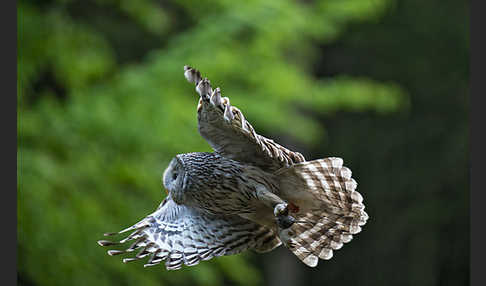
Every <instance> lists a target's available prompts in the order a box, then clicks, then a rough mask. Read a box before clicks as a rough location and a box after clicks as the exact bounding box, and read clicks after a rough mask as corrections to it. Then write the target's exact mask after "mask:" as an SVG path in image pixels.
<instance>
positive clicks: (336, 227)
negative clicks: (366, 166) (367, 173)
mask: <svg viewBox="0 0 486 286" xmlns="http://www.w3.org/2000/svg"><path fill="white" fill-rule="evenodd" d="M277 175H278V177H279V178H281V184H280V186H281V188H282V189H281V192H282V197H283V198H284V199H285V200H287V201H288V202H289V210H290V212H291V215H292V216H293V217H294V218H295V219H296V222H295V223H294V224H293V225H292V226H291V227H290V228H288V229H285V230H281V231H280V233H279V236H280V239H281V240H282V242H283V243H284V244H285V245H286V246H287V248H289V249H290V250H291V251H292V252H293V253H294V254H295V255H296V256H297V257H298V258H299V259H300V260H301V261H302V262H304V263H305V264H307V265H308V266H311V267H315V266H316V265H317V263H318V258H321V259H326V260H327V259H331V258H332V256H333V250H338V249H340V248H341V247H342V246H343V243H346V242H349V241H351V239H352V235H354V234H357V233H359V232H360V231H361V226H363V225H364V224H365V223H366V221H367V219H368V215H367V214H366V212H365V211H364V208H365V207H364V205H363V197H362V196H361V195H360V194H359V193H358V192H357V191H356V190H355V189H356V187H357V183H356V181H355V180H354V179H352V178H351V170H350V169H348V168H346V167H344V166H343V160H342V159H341V158H335V157H331V158H325V159H319V160H315V161H309V162H302V163H298V164H295V165H293V166H292V167H291V168H287V169H284V170H281V171H279V172H277Z"/></svg>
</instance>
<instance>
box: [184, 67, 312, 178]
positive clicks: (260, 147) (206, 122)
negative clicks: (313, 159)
mask: <svg viewBox="0 0 486 286" xmlns="http://www.w3.org/2000/svg"><path fill="white" fill-rule="evenodd" d="M184 71H185V72H184V75H185V77H186V79H187V80H188V81H189V82H191V83H194V84H195V85H196V91H197V92H198V93H199V95H200V99H199V104H198V107H197V114H198V128H199V133H200V134H201V136H202V137H203V138H204V139H205V140H206V141H207V142H208V143H209V144H210V145H211V147H212V148H213V149H214V150H215V152H217V153H219V154H220V155H222V156H224V157H227V158H230V159H233V160H237V161H240V162H244V163H248V164H252V165H255V166H258V167H261V168H264V169H266V170H270V171H276V170H278V169H280V168H282V167H288V166H291V165H293V164H295V163H299V162H304V161H305V158H304V156H302V154H300V153H298V152H293V151H290V150H289V149H287V148H285V147H283V146H281V145H279V144H277V143H275V142H274V141H273V140H271V139H269V138H266V137H263V136H261V135H259V134H257V133H256V132H255V129H254V128H253V126H251V124H250V123H249V122H248V121H247V120H246V119H245V117H244V115H243V113H242V112H241V111H240V110H239V109H238V108H236V107H234V106H231V104H230V100H229V98H227V97H221V90H220V89H219V88H216V89H214V90H213V89H212V87H211V84H210V82H209V80H208V79H207V78H204V79H203V78H202V76H201V73H200V72H199V71H198V70H196V69H194V68H191V67H189V66H184Z"/></svg>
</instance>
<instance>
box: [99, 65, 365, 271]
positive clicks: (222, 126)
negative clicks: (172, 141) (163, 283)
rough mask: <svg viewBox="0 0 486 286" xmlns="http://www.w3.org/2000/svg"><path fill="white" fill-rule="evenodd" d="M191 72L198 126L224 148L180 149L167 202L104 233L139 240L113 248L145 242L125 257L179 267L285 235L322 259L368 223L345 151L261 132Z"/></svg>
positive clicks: (167, 174)
mask: <svg viewBox="0 0 486 286" xmlns="http://www.w3.org/2000/svg"><path fill="white" fill-rule="evenodd" d="M184 76H185V77H186V79H187V80H188V81H189V82H191V83H194V84H195V86H196V88H195V89H196V91H197V93H198V94H199V96H200V99H199V104H198V106H197V120H198V129H199V133H200V134H201V136H202V137H203V138H204V139H206V141H207V142H208V143H209V144H210V145H211V147H212V148H213V149H214V152H213V153H203V152H196V153H188V154H179V155H177V156H175V157H174V158H173V159H172V161H171V162H170V164H169V166H168V167H167V169H166V170H165V171H164V174H163V179H162V181H163V185H164V187H165V189H167V191H168V195H167V196H166V197H165V199H164V200H163V201H162V203H161V204H160V205H159V207H158V208H157V210H155V212H153V213H152V214H149V215H148V216H147V217H145V218H144V219H142V220H141V221H140V222H138V223H136V224H135V225H133V226H131V227H129V228H127V229H125V230H122V231H120V232H117V233H106V234H105V236H111V235H116V234H121V233H125V232H129V231H131V234H130V235H128V236H127V237H126V238H124V239H122V240H120V241H108V240H100V241H98V244H100V245H101V246H110V245H118V244H124V243H126V242H128V241H133V242H132V244H131V245H130V246H129V247H127V248H125V249H123V250H109V251H108V254H109V255H118V254H125V253H128V252H132V251H135V250H138V253H137V254H136V255H135V256H134V257H130V258H125V259H123V262H129V261H133V260H137V259H141V258H144V257H148V261H147V263H146V264H145V266H152V265H157V264H159V263H160V262H162V261H165V266H166V268H167V269H168V270H173V269H179V268H181V267H182V265H187V266H192V265H196V264H198V263H199V262H200V261H202V260H208V259H211V258H213V257H215V256H222V255H232V254H237V253H240V252H242V251H245V250H249V249H251V250H254V251H256V252H260V253H264V252H268V251H271V250H273V249H275V248H276V247H278V246H280V245H281V244H284V245H285V247H287V248H288V249H289V250H290V251H291V252H292V253H294V254H295V255H296V256H297V258H298V259H300V260H301V261H302V262H303V263H305V264H306V265H308V266H311V267H315V266H316V265H317V263H318V260H319V258H320V259H330V258H331V257H332V256H333V250H337V249H340V248H341V247H342V246H343V243H346V242H349V241H350V240H351V239H352V235H354V234H357V233H358V232H360V231H361V226H363V225H364V224H365V223H366V221H367V219H368V215H367V214H366V212H365V211H364V205H363V197H362V196H361V195H360V194H359V193H358V192H357V191H356V186H357V183H356V181H355V180H354V179H353V178H351V170H350V169H348V168H347V167H344V166H343V160H342V159H341V158H336V157H330V158H324V159H319V160H313V161H306V160H305V158H304V156H302V154H300V153H298V152H294V151H290V150H288V149H286V148H285V147H283V146H281V145H279V144H277V143H275V142H274V141H273V140H271V139H268V138H266V137H263V136H261V135H259V134H257V133H256V132H255V130H254V128H253V127H252V126H251V124H250V123H249V122H248V121H247V120H246V119H245V117H244V116H243V113H242V112H241V111H240V110H239V109H238V108H236V107H234V106H231V105H230V100H229V99H228V98H227V97H221V90H220V89H219V88H216V89H214V90H213V89H212V87H211V85H210V82H209V80H208V79H207V78H204V79H203V78H202V76H201V73H200V72H199V71H198V70H196V69H194V68H191V67H189V66H184Z"/></svg>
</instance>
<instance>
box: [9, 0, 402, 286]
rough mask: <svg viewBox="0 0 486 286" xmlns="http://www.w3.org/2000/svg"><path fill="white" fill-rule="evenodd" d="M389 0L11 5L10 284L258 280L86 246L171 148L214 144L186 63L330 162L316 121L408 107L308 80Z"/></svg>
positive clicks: (156, 179) (368, 90) (233, 262)
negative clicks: (203, 130) (148, 262)
mask: <svg viewBox="0 0 486 286" xmlns="http://www.w3.org/2000/svg"><path fill="white" fill-rule="evenodd" d="M393 3H394V2H390V1H388V0H374V1H362V0H321V1H276V0H275V1H225V0H208V1H176V0H171V1H154V0H143V1H142V0H138V1H128V0H124V1H123V0H121V1H115V0H92V1H79V0H78V1H76V0H52V1H27V0H21V1H20V2H19V3H18V114H19V115H18V272H19V281H20V282H21V284H26V285H28V284H31V285H66V284H69V285H111V284H117V285H167V284H177V285H194V284H198V285H223V284H227V283H230V284H237V285H258V284H262V283H263V281H264V280H263V277H262V272H261V271H260V269H259V268H258V267H257V265H258V263H254V259H255V258H254V256H253V254H252V253H244V254H241V255H237V256H231V257H222V258H216V259H213V260H211V261H208V262H204V263H201V264H199V265H198V266H197V267H191V268H184V269H182V270H179V271H175V272H167V271H166V270H165V269H164V268H163V267H162V266H160V267H159V266H157V267H152V268H147V269H145V268H143V267H142V264H143V263H142V262H134V264H129V265H126V264H123V263H121V261H120V259H119V258H118V257H116V258H114V257H109V256H108V255H106V253H105V249H102V248H101V247H98V246H97V244H96V241H97V240H98V239H100V238H101V236H102V233H104V232H107V231H116V230H119V229H122V228H124V227H126V226H129V225H131V224H133V223H135V222H137V221H138V220H139V219H141V218H142V217H144V216H145V215H147V214H148V213H150V212H151V211H152V210H154V209H155V208H156V207H157V206H158V204H159V202H160V201H161V200H162V199H163V197H164V196H165V193H164V192H163V191H162V189H161V186H160V185H161V182H160V178H161V174H162V172H163V170H164V169H165V167H166V166H167V164H168V163H169V161H170V159H171V158H172V157H173V156H174V155H175V154H178V153H184V152H193V151H210V147H209V145H208V144H207V143H206V142H205V141H204V140H203V139H202V138H201V137H200V136H199V134H198V132H197V125H196V112H195V110H196V105H197V97H196V93H195V91H194V87H193V86H192V85H190V84H188V83H187V82H186V80H185V79H184V77H183V69H182V67H183V65H185V64H189V65H191V66H194V67H196V68H198V69H200V70H201V71H202V72H203V75H204V76H207V77H208V78H209V79H210V80H211V81H212V84H213V86H220V87H221V89H222V93H223V96H228V97H229V98H230V99H231V102H232V104H233V105H235V106H237V107H239V108H240V109H241V110H242V111H243V113H244V114H245V117H246V118H247V119H248V120H249V121H250V122H252V124H253V125H254V126H255V128H256V130H257V131H258V132H259V133H260V134H264V135H267V136H269V137H275V139H276V141H278V142H283V143H284V145H287V146H294V147H298V148H299V151H303V153H304V154H306V153H311V151H310V150H312V152H314V153H319V154H318V156H321V157H322V156H325V155H326V151H324V150H322V145H323V143H324V142H326V137H325V136H326V133H325V130H324V127H323V124H322V120H320V118H322V117H323V116H329V115H331V114H336V113H339V112H343V111H352V112H355V113H358V114H359V113H363V112H366V114H368V113H373V114H376V115H377V116H390V114H393V113H394V112H396V111H398V110H408V108H409V106H410V101H409V97H408V95H407V93H406V92H405V91H404V89H403V88H401V87H400V85H398V84H397V83H396V82H395V81H394V80H393V79H392V78H391V79H386V80H380V81H377V80H372V79H371V78H368V77H364V76H360V75H359V74H357V75H354V76H351V75H346V74H347V73H341V74H335V75H332V76H327V77H318V76H316V74H315V70H319V68H320V67H319V66H317V67H316V65H319V62H318V59H320V53H321V47H322V46H323V45H330V44H332V43H333V42H335V41H337V40H338V39H339V38H340V37H344V36H345V33H346V32H347V30H346V27H348V25H350V24H352V23H361V22H362V21H371V22H372V21H375V20H376V19H379V18H380V17H381V16H382V15H383V14H384V13H385V11H387V9H389V8H390V5H391V4H393ZM364 57H365V56H364ZM358 61H359V59H358V60H356V62H354V63H356V64H358ZM372 67H373V64H370V65H369V66H368V68H370V69H371V68H372ZM351 125H352V124H350V125H349V126H351ZM362 130H365V129H362ZM352 132H355V131H352ZM358 133H359V132H358ZM279 138H281V140H279ZM347 138H348V139H349V137H347ZM348 142H349V140H348ZM352 143H355V142H352ZM342 146H348V148H353V147H356V144H349V143H348V145H344V143H343V145H342ZM319 148H321V149H319ZM343 148H346V147H343ZM363 148H364V147H363ZM318 149H319V150H321V151H320V152H315V151H314V150H318ZM357 150H360V151H362V152H366V151H367V150H362V149H360V148H358V149H357ZM368 150H369V149H368ZM365 200H366V194H365ZM372 217H373V216H372Z"/></svg>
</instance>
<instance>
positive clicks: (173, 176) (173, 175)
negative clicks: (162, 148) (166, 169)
mask: <svg viewBox="0 0 486 286" xmlns="http://www.w3.org/2000/svg"><path fill="white" fill-rule="evenodd" d="M177 176H179V173H177V172H174V173H172V180H175V179H177Z"/></svg>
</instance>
